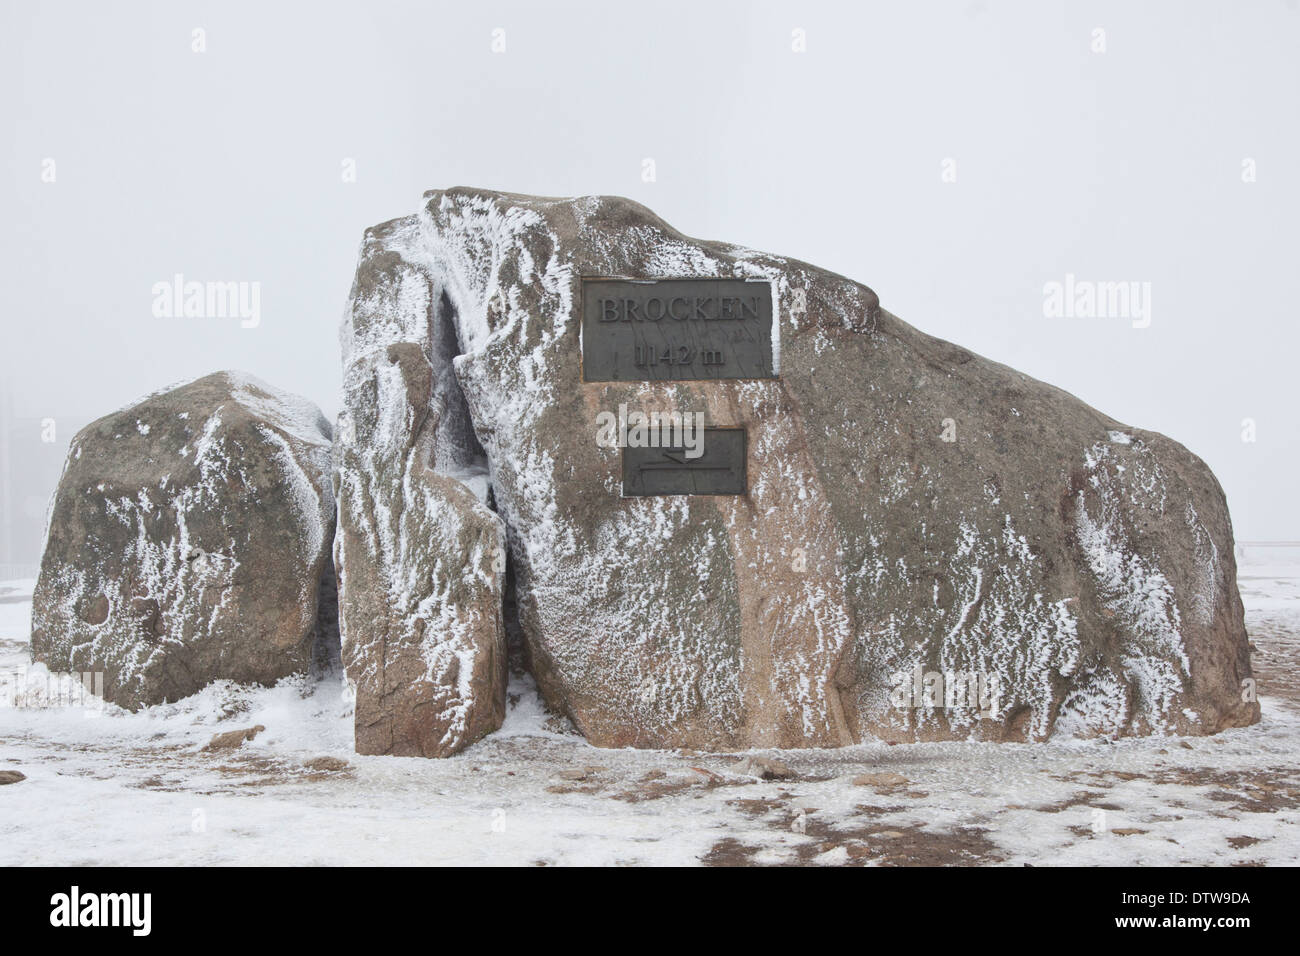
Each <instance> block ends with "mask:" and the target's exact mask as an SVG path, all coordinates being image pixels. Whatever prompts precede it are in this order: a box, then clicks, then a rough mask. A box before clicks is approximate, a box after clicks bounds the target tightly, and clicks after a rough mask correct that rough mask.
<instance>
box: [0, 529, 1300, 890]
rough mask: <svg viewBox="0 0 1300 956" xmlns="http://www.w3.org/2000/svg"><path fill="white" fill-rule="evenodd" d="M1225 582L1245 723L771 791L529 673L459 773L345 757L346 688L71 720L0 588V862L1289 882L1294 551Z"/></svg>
mask: <svg viewBox="0 0 1300 956" xmlns="http://www.w3.org/2000/svg"><path fill="white" fill-rule="evenodd" d="M1240 575H1241V577H1240V585H1241V590H1242V597H1243V599H1244V601H1245V604H1246V609H1247V611H1246V621H1247V628H1248V630H1249V632H1250V635H1251V640H1252V642H1253V643H1254V645H1255V646H1256V648H1257V650H1256V653H1255V654H1254V656H1253V660H1254V661H1255V666H1256V676H1257V678H1258V680H1259V686H1260V691H1261V694H1262V697H1261V701H1262V706H1263V712H1264V719H1263V721H1262V722H1261V723H1260V724H1258V725H1257V726H1255V727H1250V728H1245V729H1240V730H1233V731H1228V732H1226V733H1222V734H1219V735H1217V736H1214V737H1199V738H1177V737H1160V738H1147V739H1140V740H1120V741H1118V742H1114V743H1110V742H1105V741H1088V742H1081V741H1062V742H1058V743H1050V744H972V743H940V744H915V745H901V746H894V747H890V746H885V745H883V744H871V745H862V746H857V747H851V748H846V749H841V750H813V751H785V752H779V753H778V752H772V751H764V752H763V753H764V755H765V756H769V757H775V758H777V759H779V760H781V761H782V762H784V763H785V764H786V765H787V766H788V767H789V768H790V769H792V770H793V771H795V773H796V774H797V776H796V778H795V779H792V780H785V781H779V780H773V781H759V780H757V779H755V778H753V777H749V776H744V775H740V774H737V773H735V772H734V771H733V770H732V769H731V766H730V765H731V764H732V763H733V762H734V760H735V759H736V757H735V755H703V754H695V753H691V752H684V751H634V750H600V749H597V748H594V747H591V746H589V745H587V744H586V743H585V742H584V741H583V740H582V739H581V738H580V737H577V736H575V735H573V734H572V733H565V732H561V731H557V730H556V729H555V728H554V722H553V721H552V720H551V719H550V718H548V716H547V715H546V714H545V713H544V711H543V709H542V708H541V706H540V704H539V703H538V701H537V698H536V694H535V692H534V691H533V690H532V688H531V686H530V685H527V684H526V678H525V679H523V680H521V681H516V683H515V684H514V685H513V686H512V687H511V694H512V702H513V703H514V706H513V707H512V709H511V712H510V715H509V718H508V721H507V724H506V726H505V727H504V728H503V729H502V731H500V732H498V733H496V734H493V735H492V736H490V737H488V738H486V739H485V740H483V741H481V742H480V743H478V744H476V745H475V746H473V747H471V748H470V749H469V750H468V751H467V752H465V753H464V754H461V755H460V756H458V757H454V758H451V759H448V760H421V759H415V758H393V757H358V756H356V755H355V754H353V753H352V740H351V718H350V710H349V706H348V703H347V701H346V700H345V699H344V695H343V693H342V687H341V684H340V682H339V680H338V679H337V678H330V679H327V680H323V681H320V682H315V683H313V682H310V681H306V680H302V681H297V680H290V681H285V682H282V683H281V684H280V685H279V686H277V687H275V688H242V687H237V686H232V685H229V684H218V685H214V686H212V687H209V688H207V689H206V690H204V691H203V692H201V693H199V694H196V695H195V696H193V697H190V698H188V699H186V700H184V701H181V702H179V703H176V704H169V705H162V706H159V707H153V708H149V709H148V710H146V711H142V712H141V713H138V714H128V713H126V712H124V711H120V710H116V709H111V708H110V709H107V710H103V709H99V708H94V707H85V706H80V705H78V703H76V702H77V701H79V700H80V698H78V697H77V696H76V694H75V693H73V692H75V691H76V690H77V686H76V685H75V682H73V681H71V680H70V679H69V678H66V677H65V678H63V679H62V682H57V681H53V680H51V679H50V677H49V675H48V674H47V673H46V672H45V670H44V668H43V667H39V666H32V665H30V663H29V662H28V658H27V654H28V629H29V621H28V615H29V612H30V599H31V589H32V582H31V581H20V582H12V581H11V582H5V583H0V771H4V770H19V771H21V772H22V773H23V774H25V775H26V779H25V780H23V781H21V782H19V783H15V784H10V785H7V786H0V864H3V865H14V864H46V865H59V864H72V865H78V864H95V865H99V864H128V865H130V864H187V865H212V864H218V865H220V864H253V865H256V864H289V865H304V864H354V863H355V864H398V865H400V864H440V863H447V864H547V865H554V864H561V865H572V864H696V863H709V864H736V863H760V864H762V863H771V864H782V863H809V864H844V863H849V864H866V865H892V864H974V863H1001V864H1008V865H1020V864H1024V863H1031V864H1034V865H1051V864H1058V863H1064V864H1072V863H1078V864H1105V865H1147V864H1166V863H1168V864H1216V865H1228V864H1295V863H1297V862H1300V831H1298V830H1297V827H1296V824H1297V822H1300V553H1286V552H1280V551H1279V552H1266V551H1265V550H1264V549H1260V552H1259V553H1258V554H1256V553H1255V552H1253V551H1252V552H1248V553H1247V555H1246V556H1245V559H1244V560H1243V562H1242V566H1241V568H1240ZM69 700H72V701H74V704H73V705H69V704H68V703H66V702H67V701H69ZM60 701H63V702H64V703H62V704H60ZM6 703H7V704H8V706H5V704H6ZM15 704H18V705H19V706H15ZM42 705H44V706H42ZM259 724H260V725H263V726H264V727H265V728H266V729H265V731H263V732H262V733H260V734H259V735H257V736H256V737H255V738H254V739H253V740H252V741H249V742H247V743H245V744H243V746H241V747H239V748H238V749H235V750H224V751H210V750H205V749H204V746H205V745H206V744H207V743H208V741H209V740H210V739H211V737H212V736H213V735H214V734H216V733H219V732H223V731H227V730H239V729H243V728H246V727H251V726H256V725H259ZM320 758H332V759H325V760H321V759H320ZM861 775H876V776H874V777H872V778H871V779H869V780H866V781H859V782H858V783H857V784H855V783H854V780H855V778H858V777H860V776H861Z"/></svg>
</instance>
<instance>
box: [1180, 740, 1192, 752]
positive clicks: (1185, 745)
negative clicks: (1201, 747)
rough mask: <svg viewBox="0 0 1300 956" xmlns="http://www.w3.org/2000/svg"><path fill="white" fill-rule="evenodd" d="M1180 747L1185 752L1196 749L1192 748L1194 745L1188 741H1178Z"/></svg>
mask: <svg viewBox="0 0 1300 956" xmlns="http://www.w3.org/2000/svg"><path fill="white" fill-rule="evenodd" d="M1178 746H1180V747H1182V748H1183V749H1184V750H1192V749H1194V748H1193V747H1192V745H1191V744H1189V743H1188V742H1187V741H1186V740H1180V741H1178Z"/></svg>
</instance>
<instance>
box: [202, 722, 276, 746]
mask: <svg viewBox="0 0 1300 956" xmlns="http://www.w3.org/2000/svg"><path fill="white" fill-rule="evenodd" d="M264 730H266V728H265V727H263V726H262V725H261V724H258V725H257V726H256V727H245V728H244V729H243V730H228V731H226V732H225V733H224V734H216V735H215V736H213V738H212V739H211V740H209V741H208V745H207V746H206V747H204V748H203V749H204V750H234V749H235V748H236V747H239V746H241V745H242V744H243V743H244V741H246V740H252V739H253V738H254V737H256V736H257V735H258V734H260V733H261V732H262V731H264Z"/></svg>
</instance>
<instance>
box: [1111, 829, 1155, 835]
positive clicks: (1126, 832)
mask: <svg viewBox="0 0 1300 956" xmlns="http://www.w3.org/2000/svg"><path fill="white" fill-rule="evenodd" d="M1110 832H1111V833H1113V834H1115V836H1135V835H1136V834H1139V833H1146V832H1147V831H1146V830H1139V829H1138V828H1137V827H1116V828H1115V829H1113V830H1111V831H1110Z"/></svg>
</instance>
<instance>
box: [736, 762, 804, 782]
mask: <svg viewBox="0 0 1300 956" xmlns="http://www.w3.org/2000/svg"><path fill="white" fill-rule="evenodd" d="M728 769H729V770H730V771H731V772H732V773H735V774H741V775H742V776H746V777H758V778H759V779H760V780H793V779H794V777H795V772H794V771H793V770H791V769H790V768H789V767H787V766H786V765H785V764H783V763H781V761H779V760H773V759H771V758H770V757H742V758H741V759H739V760H737V761H736V762H735V763H733V764H732V765H731V766H730V767H729V768H728Z"/></svg>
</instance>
